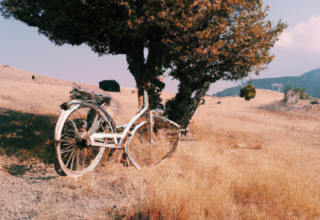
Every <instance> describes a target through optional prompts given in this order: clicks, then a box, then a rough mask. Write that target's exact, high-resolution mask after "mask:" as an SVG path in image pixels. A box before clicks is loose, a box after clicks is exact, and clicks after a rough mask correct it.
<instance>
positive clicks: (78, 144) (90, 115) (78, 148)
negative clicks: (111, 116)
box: [55, 105, 114, 177]
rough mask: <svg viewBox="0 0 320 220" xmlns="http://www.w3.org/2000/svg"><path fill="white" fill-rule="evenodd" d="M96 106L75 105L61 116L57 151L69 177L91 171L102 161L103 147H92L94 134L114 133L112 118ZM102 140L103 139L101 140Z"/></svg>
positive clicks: (58, 123)
mask: <svg viewBox="0 0 320 220" xmlns="http://www.w3.org/2000/svg"><path fill="white" fill-rule="evenodd" d="M102 114H103V113H101V111H99V109H98V108H97V107H93V106H90V105H88V107H85V106H74V107H73V108H71V109H69V110H67V111H65V112H63V113H62V115H61V116H60V118H59V120H58V122H57V125H56V129H55V132H56V133H55V140H56V151H57V156H58V160H59V163H60V166H61V169H62V170H63V171H64V172H65V173H66V174H67V176H69V177H79V176H81V175H83V174H85V173H86V172H89V171H92V170H93V169H94V168H95V167H96V166H97V165H98V163H99V162H100V160H101V158H102V156H103V153H104V151H105V148H104V147H93V146H91V143H90V141H89V137H90V135H91V134H93V133H102V132H114V128H113V126H112V124H111V123H110V121H108V120H106V119H107V117H103V115H102ZM101 142H102V143H103V140H101Z"/></svg>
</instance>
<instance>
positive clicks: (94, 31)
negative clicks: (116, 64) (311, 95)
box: [0, 0, 287, 127]
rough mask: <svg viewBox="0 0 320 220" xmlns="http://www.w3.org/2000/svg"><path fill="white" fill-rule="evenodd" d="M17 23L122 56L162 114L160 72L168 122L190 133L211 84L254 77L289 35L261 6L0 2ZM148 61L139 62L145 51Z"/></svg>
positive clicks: (197, 1) (185, 0)
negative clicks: (169, 80) (170, 87)
mask: <svg viewBox="0 0 320 220" xmlns="http://www.w3.org/2000/svg"><path fill="white" fill-rule="evenodd" d="M0 4H1V5H0V10H1V12H2V15H3V16H4V17H5V18H10V17H13V18H16V19H18V20H20V21H22V22H25V23H26V24H28V25H30V26H35V27H38V30H39V33H40V34H43V35H45V36H47V37H48V38H49V39H50V40H51V41H53V42H54V43H55V44H57V45H62V44H72V45H80V44H82V43H85V44H87V45H88V46H90V47H91V48H92V50H93V51H94V52H96V53H98V54H99V55H100V56H101V55H105V54H113V55H116V54H125V55H126V57H127V62H128V64H129V70H130V72H131V73H132V75H133V76H134V78H135V80H136V84H137V87H138V88H139V91H140V92H139V94H141V91H142V90H143V89H146V90H147V91H148V93H149V101H150V105H151V107H153V108H156V107H161V104H160V103H161V99H160V96H159V95H160V92H161V91H162V89H163V88H164V83H163V82H161V81H160V80H159V79H158V77H159V76H162V75H163V74H164V72H165V71H167V72H168V74H169V75H170V76H172V77H173V78H175V79H178V80H179V81H180V84H179V91H178V93H177V95H176V97H175V98H174V99H172V100H169V101H168V102H167V103H166V114H167V115H168V117H169V118H170V119H172V120H174V121H177V122H178V123H180V124H181V125H183V126H185V127H186V126H188V123H189V120H190V118H191V117H192V115H193V113H194V111H195V109H196V108H197V106H198V103H199V101H200V99H201V97H202V96H204V95H205V92H206V91H207V90H208V88H209V85H210V83H214V82H216V81H217V80H220V79H224V80H237V79H241V78H243V77H247V76H248V75H249V74H250V73H253V72H254V73H256V74H258V73H259V71H261V70H263V69H264V68H265V65H267V64H268V63H270V61H271V60H272V59H273V55H271V54H270V49H271V48H272V47H273V46H274V44H275V42H276V40H277V37H278V36H279V34H280V33H281V32H282V31H283V30H284V29H285V28H286V27H287V25H286V24H284V23H282V22H281V21H279V22H278V23H277V24H275V25H272V23H271V22H270V21H267V20H265V19H266V12H267V10H268V7H267V8H265V9H263V8H262V0H147V1H146V0H112V1H111V0H85V1H81V0H68V1H66V0H2V1H1V3H0ZM146 49H147V51H148V54H147V56H146V57H145V53H144V52H145V50H146Z"/></svg>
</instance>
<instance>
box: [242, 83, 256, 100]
mask: <svg viewBox="0 0 320 220" xmlns="http://www.w3.org/2000/svg"><path fill="white" fill-rule="evenodd" d="M251 84H252V79H250V81H248V85H246V86H244V87H243V88H241V89H240V95H239V96H240V97H241V98H244V99H245V100H247V101H249V100H250V99H253V98H254V97H256V89H255V88H254V86H253V85H251Z"/></svg>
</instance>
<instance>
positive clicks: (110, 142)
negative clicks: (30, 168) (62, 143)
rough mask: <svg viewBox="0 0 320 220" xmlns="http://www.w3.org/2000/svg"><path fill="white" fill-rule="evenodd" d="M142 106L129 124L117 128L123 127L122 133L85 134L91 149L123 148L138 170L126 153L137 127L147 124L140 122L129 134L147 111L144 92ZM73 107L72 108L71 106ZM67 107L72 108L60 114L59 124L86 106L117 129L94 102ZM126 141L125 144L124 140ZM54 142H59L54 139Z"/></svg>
mask: <svg viewBox="0 0 320 220" xmlns="http://www.w3.org/2000/svg"><path fill="white" fill-rule="evenodd" d="M143 99H144V106H143V108H142V109H141V110H140V111H139V113H138V114H137V115H135V116H134V117H133V118H132V119H131V120H130V122H129V123H127V124H126V125H123V126H119V127H124V131H123V132H122V133H94V132H88V133H87V134H83V136H84V135H85V136H86V137H88V141H90V145H91V146H92V147H105V148H119V149H121V148H124V149H125V152H126V153H127V155H128V157H129V158H130V160H131V162H132V163H133V164H134V165H135V166H136V167H137V168H138V169H139V170H140V169H141V168H140V166H139V165H138V164H137V163H136V162H135V161H134V160H133V158H132V157H131V155H130V153H129V151H128V144H129V143H130V141H131V139H132V137H133V135H134V134H135V132H136V131H137V130H138V128H139V127H141V126H142V125H144V124H145V123H147V122H146V121H144V122H141V123H140V124H138V125H137V126H135V127H134V129H133V130H132V132H130V128H131V127H132V125H134V123H135V122H136V121H137V120H138V119H139V118H140V117H141V115H142V114H143V113H145V112H146V111H147V109H148V99H147V92H146V91H144V96H143ZM72 105H73V106H72ZM68 106H72V107H71V108H70V109H68V110H66V111H63V112H62V114H61V115H60V118H62V120H58V121H60V122H61V124H64V123H65V121H66V120H67V116H68V115H69V113H70V112H73V111H75V110H76V109H77V108H79V107H80V106H87V107H92V108H94V109H96V110H97V111H99V112H100V115H101V116H102V117H103V118H104V120H105V121H106V122H109V121H110V122H111V124H110V123H109V125H110V126H112V127H113V128H114V130H116V128H119V127H117V126H116V124H115V122H114V120H113V119H112V117H111V116H110V115H109V114H108V113H107V112H106V111H104V110H103V108H102V107H100V106H99V105H97V104H96V102H95V101H91V100H72V101H71V102H69V103H68ZM99 123H100V120H96V121H95V122H94V124H92V130H95V128H96V127H97V126H98V125H99ZM56 128H60V129H62V127H61V126H56ZM75 129H76V130H77V128H76V127H75ZM55 133H56V134H58V133H61V131H59V130H56V131H55ZM129 134H131V136H130V137H129V138H127V137H128V135H129ZM125 139H126V141H125V143H124V140H125ZM56 141H59V140H57V139H56Z"/></svg>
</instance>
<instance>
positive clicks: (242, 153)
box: [0, 66, 320, 219]
mask: <svg viewBox="0 0 320 220" xmlns="http://www.w3.org/2000/svg"><path fill="white" fill-rule="evenodd" d="M31 75H32V74H30V73H26V72H24V71H21V70H17V69H13V68H10V67H1V66H0V78H1V79H5V80H1V81H0V107H6V108H11V109H14V110H20V111H23V112H33V113H37V114H52V115H57V114H59V112H60V110H59V105H60V104H61V103H62V102H64V101H68V95H69V91H70V90H71V86H72V83H71V82H67V81H63V80H57V79H53V78H49V77H43V76H37V75H36V79H38V80H39V81H38V83H36V82H34V81H32V80H31ZM82 85H83V86H86V87H90V88H92V89H98V88H97V87H94V86H89V85H84V84H82ZM44 88H45V89H44ZM36 91H38V92H36ZM131 91H132V89H131V90H130V89H122V90H121V92H120V93H111V92H110V93H109V94H110V95H111V96H112V98H113V99H114V101H113V102H114V105H113V108H110V109H109V111H110V112H111V113H112V115H113V116H114V118H115V120H116V122H119V124H120V123H123V122H125V121H128V120H129V119H130V118H131V117H132V116H133V115H134V114H135V110H136V109H137V97H136V96H137V93H131ZM21 94H23V97H24V98H20V97H21V96H22V95H21ZM173 95H174V94H170V93H164V94H163V98H164V99H168V98H170V97H172V96H173ZM205 99H206V102H205V105H202V106H200V108H199V109H198V110H197V111H196V113H195V115H194V117H193V120H192V124H191V125H190V130H191V132H192V133H193V134H194V137H195V139H196V141H184V142H180V143H179V145H178V148H177V150H176V151H175V153H174V154H173V155H172V156H170V157H169V158H167V159H166V160H164V161H163V162H162V163H160V164H158V165H156V166H153V167H143V168H142V170H141V171H139V170H137V169H136V168H134V167H133V166H131V167H123V166H122V165H121V164H120V163H115V162H113V161H109V162H106V161H105V160H104V159H103V161H102V163H101V164H100V165H99V167H98V168H97V169H96V170H94V171H93V172H91V173H88V174H87V175H85V176H83V177H81V178H78V179H71V178H67V177H61V176H58V175H57V174H56V173H55V171H54V169H53V167H52V166H51V167H50V166H48V167H46V170H45V171H43V172H44V173H46V175H49V174H50V175H51V176H54V177H55V178H52V179H50V180H41V181H40V180H37V181H33V180H31V179H30V178H27V177H22V178H19V177H14V176H12V175H10V174H9V173H8V172H5V171H6V170H5V169H4V168H3V167H4V165H8V164H10V163H14V162H15V163H18V162H17V161H16V159H15V158H9V157H6V156H0V194H1V197H0V213H1V214H0V219H16V218H17V219H18V218H22V217H28V216H29V217H30V216H31V217H30V218H32V219H130V218H131V219H320V205H319V204H320V181H319V180H320V175H319V173H320V108H319V107H317V106H314V107H313V108H312V109H304V110H294V111H289V112H288V111H286V109H285V107H284V106H283V104H282V102H281V100H282V99H283V94H282V93H277V92H273V91H267V90H261V89H257V96H256V98H254V99H252V100H250V101H249V102H248V101H245V100H244V99H241V98H239V97H226V98H215V97H209V96H206V97H205ZM45 100H51V101H47V102H46V101H45ZM218 101H220V102H221V103H220V104H218ZM26 163H30V164H31V163H36V162H35V161H29V162H26ZM38 166H41V164H39V162H38ZM33 167H36V166H33ZM38 175H41V174H38ZM30 213H31V214H30ZM32 213H33V214H32Z"/></svg>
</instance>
